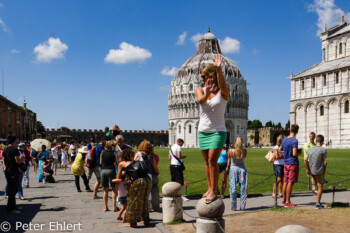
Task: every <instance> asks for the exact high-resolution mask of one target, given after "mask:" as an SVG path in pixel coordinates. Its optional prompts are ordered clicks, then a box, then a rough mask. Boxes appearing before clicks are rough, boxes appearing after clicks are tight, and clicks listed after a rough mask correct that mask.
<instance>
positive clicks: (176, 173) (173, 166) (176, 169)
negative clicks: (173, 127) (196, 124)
mask: <svg viewBox="0 0 350 233" xmlns="http://www.w3.org/2000/svg"><path fill="white" fill-rule="evenodd" d="M183 144H184V140H182V139H181V138H179V139H177V142H176V144H174V145H173V146H172V147H171V148H170V151H169V160H171V162H170V174H171V181H173V182H177V183H180V184H181V185H184V175H183V170H182V166H181V163H182V160H183V159H185V158H186V156H183V155H182V153H181V151H182V145H183ZM174 156H176V158H175V157H174ZM180 161H181V163H180Z"/></svg>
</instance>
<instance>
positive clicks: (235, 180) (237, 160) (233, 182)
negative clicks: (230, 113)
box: [227, 137, 248, 210]
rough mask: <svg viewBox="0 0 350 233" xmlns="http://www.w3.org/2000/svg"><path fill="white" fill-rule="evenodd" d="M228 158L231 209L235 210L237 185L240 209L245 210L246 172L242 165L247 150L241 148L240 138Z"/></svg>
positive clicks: (246, 195)
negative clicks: (238, 187)
mask: <svg viewBox="0 0 350 233" xmlns="http://www.w3.org/2000/svg"><path fill="white" fill-rule="evenodd" d="M228 157H229V162H228V163H227V167H229V166H230V197H231V209H232V210H236V209H237V186H238V185H239V186H240V188H241V202H240V209H241V210H245V208H246V204H247V197H248V193H247V191H248V172H247V169H246V167H245V164H244V160H245V158H246V157H247V150H246V149H244V148H243V141H242V138H240V137H237V138H236V141H235V144H234V149H231V150H229V151H228Z"/></svg>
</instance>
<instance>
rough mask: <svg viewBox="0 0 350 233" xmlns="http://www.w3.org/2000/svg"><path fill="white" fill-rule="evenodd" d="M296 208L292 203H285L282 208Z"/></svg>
mask: <svg viewBox="0 0 350 233" xmlns="http://www.w3.org/2000/svg"><path fill="white" fill-rule="evenodd" d="M294 206H296V205H295V204H294V203H293V202H289V203H285V204H284V207H294Z"/></svg>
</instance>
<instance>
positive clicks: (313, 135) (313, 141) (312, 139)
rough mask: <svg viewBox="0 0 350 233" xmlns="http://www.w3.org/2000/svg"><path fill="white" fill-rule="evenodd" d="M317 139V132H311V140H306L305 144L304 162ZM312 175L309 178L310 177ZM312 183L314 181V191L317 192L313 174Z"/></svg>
mask: <svg viewBox="0 0 350 233" xmlns="http://www.w3.org/2000/svg"><path fill="white" fill-rule="evenodd" d="M315 139H316V134H315V133H314V132H311V133H310V134H309V141H308V142H306V143H305V144H304V146H303V151H304V162H305V159H306V157H307V152H308V150H309V149H310V148H311V147H313V146H316V143H315ZM310 176H311V175H310ZM310 176H308V177H309V179H310ZM311 183H312V192H314V193H317V190H316V183H315V180H314V178H313V176H311Z"/></svg>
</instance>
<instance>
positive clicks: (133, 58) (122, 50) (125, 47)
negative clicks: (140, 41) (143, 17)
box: [105, 42, 152, 64]
mask: <svg viewBox="0 0 350 233" xmlns="http://www.w3.org/2000/svg"><path fill="white" fill-rule="evenodd" d="M150 57H152V53H151V52H150V51H148V50H147V49H143V48H140V47H138V46H134V45H132V44H128V43H126V42H122V43H121V44H120V45H119V49H110V50H109V53H108V54H107V55H106V57H105V62H107V63H114V64H126V63H131V62H144V61H145V60H146V59H147V58H150Z"/></svg>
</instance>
